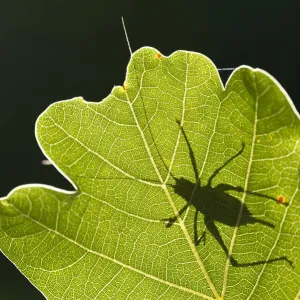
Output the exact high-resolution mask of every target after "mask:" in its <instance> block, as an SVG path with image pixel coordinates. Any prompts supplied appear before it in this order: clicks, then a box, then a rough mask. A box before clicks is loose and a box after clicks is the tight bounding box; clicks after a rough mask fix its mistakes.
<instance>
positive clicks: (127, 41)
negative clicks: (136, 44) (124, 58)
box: [122, 17, 132, 56]
mask: <svg viewBox="0 0 300 300" xmlns="http://www.w3.org/2000/svg"><path fill="white" fill-rule="evenodd" d="M122 24H123V29H124V33H125V37H126V41H127V45H128V49H129V52H130V56H132V51H131V47H130V43H129V39H128V35H127V31H126V27H125V22H124V18H123V17H122Z"/></svg>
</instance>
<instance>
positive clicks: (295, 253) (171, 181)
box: [0, 48, 300, 300]
mask: <svg viewBox="0 0 300 300" xmlns="http://www.w3.org/2000/svg"><path fill="white" fill-rule="evenodd" d="M299 129H300V121H299V115H298V113H297V112H296V110H295V108H294V106H293V104H292V102H291V100H290V99H289V97H288V95H287V94H286V92H285V91H284V90H283V88H282V87H281V86H280V85H279V84H278V83H277V82H276V81H275V79H274V78H272V77H271V76H270V75H269V74H267V73H266V72H265V71H262V70H259V69H252V68H249V67H246V66H242V67H239V68H237V69H236V70H235V71H234V72H233V74H232V75H231V77H230V79H229V80H228V83H227V85H226V89H224V88H223V85H222V82H221V80H220V77H219V74H218V72H217V69H216V67H215V66H214V65H213V63H212V62H211V61H210V60H209V59H208V58H207V57H205V56H203V55H201V54H198V53H193V52H187V51H177V52H175V53H173V54H172V55H171V56H169V57H164V56H162V55H161V54H160V53H159V52H158V51H157V50H155V49H153V48H142V49H140V50H138V51H137V52H135V53H134V54H133V56H132V58H131V60H130V63H129V65H128V70H127V77H126V81H125V83H124V87H120V86H117V87H114V88H113V90H112V92H111V94H110V95H109V96H108V97H107V98H106V99H104V100H103V101H102V102H101V103H89V102H86V101H84V100H83V99H82V98H74V99H71V100H67V101H61V102H57V103H54V104H53V105H51V106H50V107H49V108H48V109H47V110H46V111H45V112H43V113H42V114H41V116H40V117H39V118H38V120H37V123H36V136H37V140H38V143H39V145H40V147H41V149H42V151H43V152H44V154H45V155H46V156H47V157H48V158H49V159H50V160H51V161H52V162H53V164H54V165H55V166H56V168H57V169H58V170H59V171H60V172H62V173H63V174H64V175H65V176H66V177H67V178H68V179H69V180H70V181H71V182H72V183H73V185H74V189H75V190H76V191H72V192H68V191H64V190H59V189H56V188H53V187H50V186H45V185H38V184H33V185H25V186H21V187H18V188H16V189H14V190H13V191H12V192H11V193H10V194H9V195H8V196H7V197H5V198H2V199H1V201H0V214H1V231H0V247H1V251H2V252H3V253H4V254H5V255H6V256H7V257H8V258H9V259H10V260H11V261H12V262H13V263H14V264H16V266H17V267H18V268H19V269H20V271H21V272H22V273H23V274H24V275H25V276H26V277H27V278H28V279H29V280H30V281H31V282H32V283H33V284H34V285H35V286H36V287H37V288H38V289H39V290H40V291H41V292H42V293H43V294H44V295H45V297H47V298H48V299H231V300H232V299H250V298H251V299H296V298H297V294H298V296H299V283H300V267H299V264H300V235H299V233H300V230H299V228H300V219H299V215H300V197H299V189H298V187H299V162H300V159H299V158H300V144H299V140H300V130H299ZM283 200H284V201H283ZM282 201H283V203H280V202H282Z"/></svg>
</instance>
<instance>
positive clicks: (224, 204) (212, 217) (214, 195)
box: [163, 121, 292, 267]
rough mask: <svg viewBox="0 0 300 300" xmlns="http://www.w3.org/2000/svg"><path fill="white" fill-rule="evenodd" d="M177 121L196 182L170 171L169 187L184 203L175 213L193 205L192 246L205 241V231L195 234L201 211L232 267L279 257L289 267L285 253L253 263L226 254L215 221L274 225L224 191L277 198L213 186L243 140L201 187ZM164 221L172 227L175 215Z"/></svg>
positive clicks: (250, 264)
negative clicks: (243, 261)
mask: <svg viewBox="0 0 300 300" xmlns="http://www.w3.org/2000/svg"><path fill="white" fill-rule="evenodd" d="M177 123H178V125H179V127H180V130H181V132H182V134H183V137H184V139H185V142H186V144H187V147H188V150H189V156H190V159H191V163H192V166H193V172H194V175H195V182H191V181H190V180H188V179H185V178H183V177H181V178H176V177H175V176H174V175H173V174H172V173H170V174H171V176H172V177H173V178H174V180H175V184H169V186H171V187H172V188H173V189H174V192H175V193H176V194H177V195H179V196H181V197H182V198H183V199H184V200H186V202H187V203H186V204H185V205H184V207H183V208H181V209H180V210H179V212H178V215H182V214H183V213H184V212H185V211H186V210H187V208H188V207H189V206H193V207H194V208H195V215H194V224H193V227H194V228H193V231H194V244H195V246H198V245H199V244H200V242H201V241H203V242H204V243H205V241H206V231H204V232H203V233H202V234H201V236H200V237H199V236H198V228H197V226H198V214H199V213H201V214H202V215H203V216H204V225H205V228H206V229H207V230H208V231H209V232H210V233H211V235H212V236H213V237H214V238H215V239H216V241H217V242H218V244H219V245H220V246H221V248H222V249H223V251H224V252H225V254H226V257H228V256H229V259H230V262H231V264H232V265H233V266H235V267H245V266H253V265H259V264H265V263H270V262H275V261H279V260H283V261H286V262H287V263H288V264H289V265H291V266H292V262H291V261H290V260H289V259H288V258H287V257H286V256H282V257H278V258H273V259H269V260H264V261H255V262H250V263H241V264H240V263H238V262H237V260H236V259H234V258H233V257H232V256H231V255H229V250H228V248H227V246H226V245H225V243H224V241H223V239H222V237H221V234H220V232H219V230H218V227H217V226H216V224H215V221H217V222H219V223H222V224H225V225H228V226H242V225H248V224H255V223H260V224H262V225H264V226H267V227H270V228H274V227H275V225H274V224H273V223H271V222H268V221H265V220H262V219H258V218H255V217H254V216H253V215H252V213H251V212H250V210H249V209H248V208H247V206H246V205H245V204H244V203H242V202H241V201H240V200H239V199H237V198H235V197H234V196H232V195H230V194H228V193H226V192H228V191H238V192H242V193H246V194H252V195H256V196H259V197H263V198H267V199H271V200H273V201H276V202H277V199H275V198H272V197H270V196H267V195H264V194H260V193H256V192H251V191H246V190H244V189H243V188H242V187H240V186H237V187H235V186H232V185H230V184H224V183H220V184H218V185H216V186H215V187H213V186H212V181H213V179H214V178H215V177H216V176H217V175H218V174H219V172H220V171H221V170H222V169H223V168H224V167H225V166H227V165H228V164H229V163H230V162H232V161H233V160H234V159H235V158H237V157H238V156H239V155H241V154H242V153H243V151H244V147H245V144H244V143H242V146H241V149H240V150H239V151H238V152H237V153H236V154H235V155H233V156H232V157H230V158H229V159H228V160H227V161H226V162H225V163H224V164H223V165H222V166H221V167H219V168H217V169H216V170H215V171H214V172H213V174H212V175H211V176H210V178H209V179H208V181H207V184H206V185H204V186H201V182H200V177H199V172H198V169H197V164H196V159H195V155H194V152H193V149H192V147H191V144H190V142H189V140H188V138H187V136H186V133H185V131H184V129H183V127H182V126H181V124H180V122H179V121H177ZM280 205H287V203H281V204H280ZM240 210H241V218H240V220H239V224H237V223H236V222H237V218H238V215H239V214H240ZM163 221H166V222H167V223H166V227H171V226H172V225H173V224H174V223H175V222H176V221H177V216H174V217H171V218H168V219H163Z"/></svg>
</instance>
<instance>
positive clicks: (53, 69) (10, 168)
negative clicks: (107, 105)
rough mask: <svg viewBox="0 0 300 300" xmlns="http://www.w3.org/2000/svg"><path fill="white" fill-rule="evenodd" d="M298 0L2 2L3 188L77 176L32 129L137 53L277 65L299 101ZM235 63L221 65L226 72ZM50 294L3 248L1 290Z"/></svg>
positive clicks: (108, 82)
mask: <svg viewBox="0 0 300 300" xmlns="http://www.w3.org/2000/svg"><path fill="white" fill-rule="evenodd" d="M297 2H298V1H297V0H295V1H274V0H273V1H267V0H260V1H254V0H253V1H223V0H222V1H164V2H159V1H141V0H140V1H125V0H123V1H101V0H94V1H77V0H73V1H61V0H59V1H57V0H51V1H42V0H39V1H24V0H18V1H17V0H2V1H1V4H0V79H1V80H0V97H1V98H0V99H1V100H0V101H1V106H0V134H1V139H0V142H1V147H0V151H1V152H0V154H1V156H0V159H1V165H0V166H1V175H0V176H1V177H0V196H5V195H7V193H9V191H10V190H11V189H13V188H14V187H16V186H18V185H21V184H25V183H47V184H50V185H54V186H56V187H60V188H66V189H71V185H70V184H69V183H68V182H67V181H66V179H64V178H63V177H62V176H61V175H60V174H59V173H58V172H57V171H55V170H54V168H53V167H51V166H43V165H41V160H42V159H43V158H44V157H43V155H42V153H41V151H40V149H39V147H38V145H37V143H36V141H35V137H34V124H35V120H36V119H37V117H38V116H39V114H40V113H41V112H42V111H43V110H45V109H46V108H47V106H48V105H50V104H51V103H53V102H55V101H58V100H63V99H69V98H72V97H75V96H83V97H84V98H85V100H88V101H101V99H103V98H104V97H106V96H107V95H108V94H109V93H110V91H111V89H112V87H113V86H114V85H122V84H123V81H124V79H125V71H126V65H127V63H128V60H129V57H130V54H129V50H128V47H127V44H126V40H125V36H124V32H123V28H122V24H121V16H124V19H125V22H126V27H127V31H128V35H129V39H130V43H131V47H132V49H133V51H134V50H137V49H138V48H140V47H142V46H153V47H155V48H157V49H158V50H159V51H160V52H161V53H163V54H164V55H169V54H171V53H172V52H173V51H175V50H178V49H183V50H191V51H196V52H201V53H203V54H205V55H207V56H208V57H210V58H211V59H212V60H213V61H214V62H215V64H216V65H217V67H218V68H224V67H237V66H239V65H241V64H246V65H250V66H252V67H259V68H262V69H264V70H266V71H268V72H269V73H270V74H272V75H273V76H274V77H275V78H276V79H277V80H278V81H279V82H280V83H281V85H282V86H283V87H284V88H285V89H286V91H287V92H288V93H289V95H290V97H291V98H292V100H293V101H294V103H295V105H296V107H297V108H298V110H299V109H300V102H299V97H300V91H299V79H298V78H299V67H300V64H299V62H300V58H299V53H300V51H299V50H300V47H299V44H298V43H299V33H300V26H299V25H300V22H299V15H298V16H297V9H296V3H297ZM228 76H229V72H223V73H222V78H223V79H226V78H227V77H228ZM43 298H44V297H43V296H42V295H41V294H40V293H39V292H38V291H37V290H36V289H35V288H34V287H33V286H31V284H30V283H29V282H28V281H27V280H26V279H25V278H24V277H23V276H22V275H21V273H20V272H19V271H17V269H16V268H15V267H14V266H13V264H12V263H10V262H9V261H8V260H7V259H6V258H5V257H4V256H2V255H1V256H0V299H1V300H2V299H4V300H6V299H33V300H34V299H43Z"/></svg>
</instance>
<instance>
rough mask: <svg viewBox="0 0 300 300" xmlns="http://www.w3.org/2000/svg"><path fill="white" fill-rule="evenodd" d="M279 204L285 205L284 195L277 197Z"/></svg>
mask: <svg viewBox="0 0 300 300" xmlns="http://www.w3.org/2000/svg"><path fill="white" fill-rule="evenodd" d="M277 202H278V203H284V202H285V197H284V196H282V195H279V196H278V197H277Z"/></svg>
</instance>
